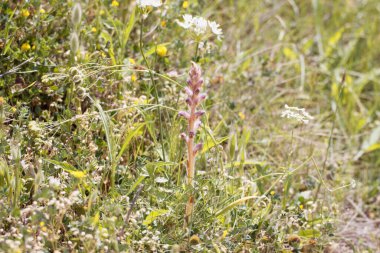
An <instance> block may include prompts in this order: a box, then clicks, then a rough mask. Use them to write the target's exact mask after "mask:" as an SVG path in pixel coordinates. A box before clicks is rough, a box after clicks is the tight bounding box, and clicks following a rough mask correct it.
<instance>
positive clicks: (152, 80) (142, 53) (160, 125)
mask: <svg viewBox="0 0 380 253" xmlns="http://www.w3.org/2000/svg"><path fill="white" fill-rule="evenodd" d="M143 26H144V17H143V15H141V26H140V52H141V55H142V57H143V59H144V62H145V65H146V67H147V69H148V72H149V77H150V80H151V82H152V86H153V89H154V96H155V100H156V104H159V100H158V92H157V86H156V83H155V81H154V77H153V73H152V70H151V69H150V66H149V63H148V61H147V59H146V57H145V54H144V50H143V43H142V34H143ZM150 90H151V89H150V88H149V93H150ZM157 110H158V115H159V127H160V144H161V149H162V158H163V160H164V162H166V158H165V147H164V139H163V133H164V132H163V128H162V115H161V108H160V107H158V108H157Z"/></svg>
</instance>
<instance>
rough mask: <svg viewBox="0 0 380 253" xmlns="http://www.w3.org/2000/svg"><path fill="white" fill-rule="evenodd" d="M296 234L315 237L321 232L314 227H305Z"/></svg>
mask: <svg viewBox="0 0 380 253" xmlns="http://www.w3.org/2000/svg"><path fill="white" fill-rule="evenodd" d="M298 235H299V236H303V237H307V238H316V237H320V236H321V233H320V232H319V231H318V230H316V229H305V230H301V231H300V232H299V233H298Z"/></svg>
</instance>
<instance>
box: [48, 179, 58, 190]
mask: <svg viewBox="0 0 380 253" xmlns="http://www.w3.org/2000/svg"><path fill="white" fill-rule="evenodd" d="M49 186H50V187H51V188H53V189H58V188H59V187H60V186H61V180H60V179H59V178H56V177H49Z"/></svg>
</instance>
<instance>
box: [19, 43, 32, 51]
mask: <svg viewBox="0 0 380 253" xmlns="http://www.w3.org/2000/svg"><path fill="white" fill-rule="evenodd" d="M30 48H31V47H30V44H29V43H28V42H26V43H24V44H22V45H21V51H23V52H26V51H29V50H30Z"/></svg>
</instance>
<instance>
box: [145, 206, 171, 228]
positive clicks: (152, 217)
mask: <svg viewBox="0 0 380 253" xmlns="http://www.w3.org/2000/svg"><path fill="white" fill-rule="evenodd" d="M168 212H169V210H166V209H156V210H153V211H152V212H150V213H149V214H148V216H146V218H145V220H144V221H143V225H145V226H148V225H149V224H151V223H152V222H153V221H155V220H156V219H157V218H158V217H160V216H162V215H164V214H167V213H168Z"/></svg>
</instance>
